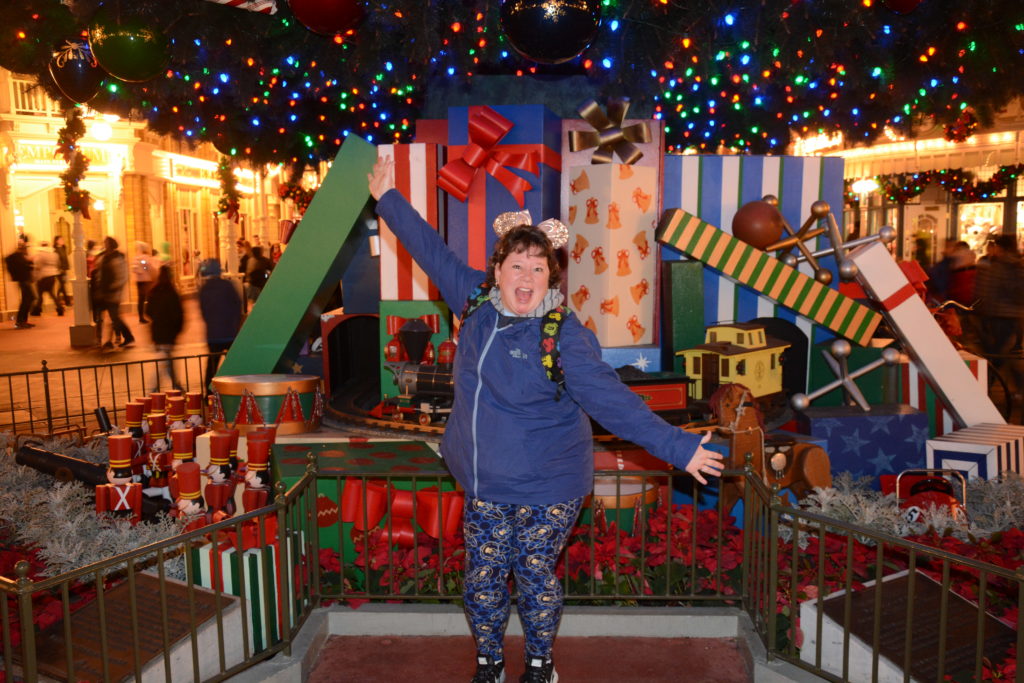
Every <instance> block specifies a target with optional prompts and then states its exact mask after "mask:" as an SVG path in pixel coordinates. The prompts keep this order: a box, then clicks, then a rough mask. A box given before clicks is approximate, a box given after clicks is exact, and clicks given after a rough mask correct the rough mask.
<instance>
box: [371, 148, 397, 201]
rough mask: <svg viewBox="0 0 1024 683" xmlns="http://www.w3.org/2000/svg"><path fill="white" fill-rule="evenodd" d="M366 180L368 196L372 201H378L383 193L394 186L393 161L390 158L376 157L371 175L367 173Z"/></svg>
mask: <svg viewBox="0 0 1024 683" xmlns="http://www.w3.org/2000/svg"><path fill="white" fill-rule="evenodd" d="M366 179H367V180H368V181H369V184H370V194H371V195H373V198H374V199H380V198H381V197H382V196H384V193H385V192H387V191H388V190H390V189H391V188H393V187H394V186H395V161H394V159H392V158H391V157H377V162H376V163H375V164H374V165H373V173H367V174H366Z"/></svg>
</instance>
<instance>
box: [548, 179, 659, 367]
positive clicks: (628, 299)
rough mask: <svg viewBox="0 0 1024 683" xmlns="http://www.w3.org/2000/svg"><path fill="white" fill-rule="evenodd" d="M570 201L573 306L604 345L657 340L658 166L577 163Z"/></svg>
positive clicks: (647, 342) (611, 345) (571, 183)
mask: <svg viewBox="0 0 1024 683" xmlns="http://www.w3.org/2000/svg"><path fill="white" fill-rule="evenodd" d="M567 172H568V174H569V176H570V185H571V188H572V189H571V190H570V197H569V205H568V206H567V207H566V218H567V219H568V220H567V221H566V225H568V226H569V245H568V246H569V268H568V270H569V277H568V303H569V307H570V308H571V309H572V310H573V311H575V313H576V315H577V316H579V319H580V321H581V322H582V323H583V324H584V326H586V327H587V328H589V329H590V330H592V331H593V332H594V334H596V335H597V340H598V341H599V342H600V343H601V346H608V347H622V346H637V345H644V344H651V343H652V342H653V341H654V339H655V315H654V312H655V302H656V298H657V297H656V296H655V285H656V284H657V275H658V268H657V255H656V247H655V241H654V227H655V225H656V223H657V219H658V211H657V204H656V203H655V202H656V195H657V186H658V172H657V169H654V168H650V167H646V166H631V165H628V164H615V163H612V164H595V165H590V166H573V167H571V168H570V169H568V171H567Z"/></svg>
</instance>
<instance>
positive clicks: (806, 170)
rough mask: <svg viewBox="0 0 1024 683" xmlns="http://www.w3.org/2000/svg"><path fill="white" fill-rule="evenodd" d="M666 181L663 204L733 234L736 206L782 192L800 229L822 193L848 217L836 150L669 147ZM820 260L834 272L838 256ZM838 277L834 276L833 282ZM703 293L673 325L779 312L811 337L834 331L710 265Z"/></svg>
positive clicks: (664, 252) (696, 325) (822, 243)
mask: <svg viewBox="0 0 1024 683" xmlns="http://www.w3.org/2000/svg"><path fill="white" fill-rule="evenodd" d="M662 183H663V188H664V192H663V200H662V206H663V207H664V209H666V210H668V209H675V208H679V209H683V210H684V211H686V212H688V213H691V214H693V215H695V216H697V217H699V218H700V219H701V220H704V221H707V222H708V223H710V224H711V225H714V226H717V227H719V228H720V229H722V230H724V231H726V232H728V233H730V234H731V233H732V219H733V216H734V215H735V214H736V211H737V210H738V209H739V208H740V207H741V206H743V205H744V204H746V203H747V202H750V201H754V200H757V199H761V198H763V197H764V196H765V195H774V196H775V197H778V199H779V209H780V211H782V215H783V217H784V218H785V219H786V222H787V223H789V225H790V226H792V227H793V229H794V230H798V229H799V228H800V226H801V225H802V224H803V222H804V221H805V220H806V219H807V217H808V216H809V215H810V207H811V204H813V203H814V202H815V201H818V200H823V201H826V202H828V204H829V206H830V207H831V208H832V211H833V213H835V214H836V215H837V216H838V217H839V220H841V219H842V209H843V159H841V158H838V157H788V156H719V155H711V154H695V155H677V154H669V155H667V156H665V160H664V172H663V181H662ZM828 242H829V240H828V239H827V238H826V237H825V236H822V237H818V238H816V239H814V240H811V241H810V242H809V243H808V246H810V247H811V248H812V249H823V248H825V247H827V246H829V244H828ZM661 258H662V259H663V260H666V261H673V260H680V259H686V258H687V257H685V256H683V255H682V254H680V253H679V252H678V251H676V250H674V249H671V248H668V247H664V248H662V249H661ZM820 262H821V263H822V265H824V266H826V267H828V268H829V269H831V270H833V273H835V269H836V264H835V261H834V259H832V258H831V257H824V258H822V259H820ZM800 271H801V272H803V273H805V274H810V273H811V272H812V271H811V270H810V268H809V267H808V266H807V265H806V264H804V265H801V266H800ZM838 281H839V277H838V275H836V276H835V277H834V278H833V282H838ZM702 294H703V297H704V306H703V308H702V309H701V310H700V311H695V309H692V308H688V309H686V310H685V311H683V312H681V313H685V315H686V318H685V319H683V320H673V324H674V325H676V326H677V327H688V328H692V329H699V330H703V329H704V328H705V327H707V326H708V325H712V324H715V323H718V322H722V321H730V320H733V321H740V322H746V321H750V320H754V319H757V318H780V319H783V320H786V321H788V322H791V323H794V324H795V325H797V326H798V327H799V328H800V330H801V331H802V332H804V334H806V335H807V337H808V338H809V339H810V340H811V343H812V344H815V343H818V342H821V341H824V340H826V339H829V338H831V337H832V334H831V333H830V332H829V331H828V330H826V329H823V328H821V326H819V325H815V324H814V323H813V322H811V320H809V319H807V318H804V317H803V316H800V315H798V314H796V313H795V312H794V311H793V310H792V309H791V308H788V307H787V306H784V305H782V304H779V303H778V302H776V301H774V300H772V299H770V298H768V297H766V296H764V295H762V294H761V293H760V292H758V291H757V290H755V289H752V288H750V287H747V286H745V285H740V284H737V283H736V282H735V281H733V280H731V279H730V278H728V277H726V276H724V275H722V274H721V273H719V272H718V271H715V270H713V269H710V268H704V286H703V292H702ZM698 313H699V315H698ZM694 316H696V317H694ZM679 348H685V347H679ZM677 350H678V349H677Z"/></svg>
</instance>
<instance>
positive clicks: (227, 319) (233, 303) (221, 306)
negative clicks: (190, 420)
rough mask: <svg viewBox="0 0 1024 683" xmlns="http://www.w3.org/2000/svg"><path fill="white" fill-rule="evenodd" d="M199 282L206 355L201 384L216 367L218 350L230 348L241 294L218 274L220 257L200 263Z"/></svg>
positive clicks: (239, 318) (206, 383) (238, 318)
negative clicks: (204, 327) (207, 353)
mask: <svg viewBox="0 0 1024 683" xmlns="http://www.w3.org/2000/svg"><path fill="white" fill-rule="evenodd" d="M199 274H200V275H201V276H203V284H202V285H200V287H199V310H200V312H201V313H202V315H203V322H204V323H206V346H207V348H208V349H209V352H210V355H209V356H208V357H207V359H206V372H205V373H204V375H203V386H205V387H209V386H210V382H211V381H213V376H214V375H215V374H217V368H218V367H220V354H221V353H222V352H224V351H227V350H228V349H229V348H231V343H232V342H233V341H235V335H237V334H238V328H239V326H240V325H241V322H242V298H241V297H240V296H238V290H236V289H235V284H234V283H233V282H230V281H229V280H225V279H224V278H222V277H221V267H220V261H218V260H217V259H207V260H205V261H203V262H202V263H201V264H200V267H199Z"/></svg>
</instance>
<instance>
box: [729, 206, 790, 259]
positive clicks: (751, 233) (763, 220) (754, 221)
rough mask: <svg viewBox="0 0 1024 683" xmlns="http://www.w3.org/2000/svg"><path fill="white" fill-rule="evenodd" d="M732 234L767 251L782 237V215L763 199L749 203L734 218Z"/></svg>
mask: <svg viewBox="0 0 1024 683" xmlns="http://www.w3.org/2000/svg"><path fill="white" fill-rule="evenodd" d="M732 234H733V237H735V238H736V239H738V240H742V241H744V242H746V243H747V244H749V245H750V246H752V247H756V248H757V249H765V248H766V247H768V245H770V244H773V243H775V242H778V241H779V238H780V237H782V214H781V213H779V210H778V209H777V208H775V207H774V206H772V205H771V204H769V203H768V202H766V201H763V200H761V199H758V200H756V201H753V202H747V203H746V204H744V205H743V206H741V207H740V208H739V210H738V211H737V212H736V214H735V215H734V216H733V217H732Z"/></svg>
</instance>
